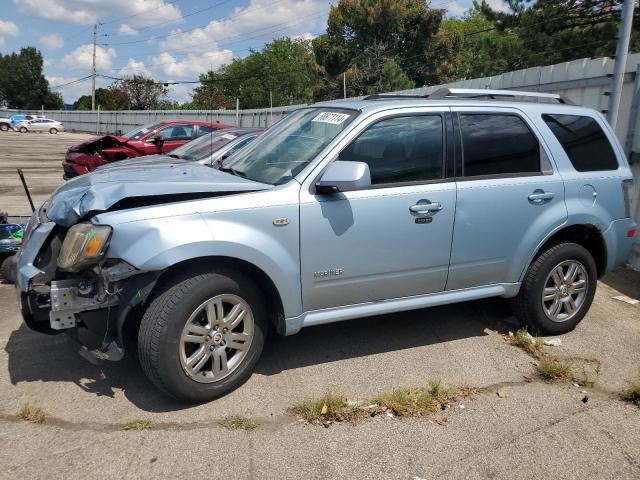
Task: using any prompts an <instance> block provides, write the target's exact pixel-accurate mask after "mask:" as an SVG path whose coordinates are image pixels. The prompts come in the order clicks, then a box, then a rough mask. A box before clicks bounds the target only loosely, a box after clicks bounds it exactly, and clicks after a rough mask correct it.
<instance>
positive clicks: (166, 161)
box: [96, 154, 192, 170]
mask: <svg viewBox="0 0 640 480" xmlns="http://www.w3.org/2000/svg"><path fill="white" fill-rule="evenodd" d="M183 163H192V162H191V161H190V160H183V159H180V158H174V157H170V156H169V155H164V154H156V155H145V156H144V157H134V158H126V159H124V160H118V161H117V162H111V163H107V164H105V165H100V166H99V167H98V168H96V170H104V169H107V168H120V167H138V166H147V165H170V164H175V165H180V164H183Z"/></svg>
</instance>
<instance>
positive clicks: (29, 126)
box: [14, 118, 64, 134]
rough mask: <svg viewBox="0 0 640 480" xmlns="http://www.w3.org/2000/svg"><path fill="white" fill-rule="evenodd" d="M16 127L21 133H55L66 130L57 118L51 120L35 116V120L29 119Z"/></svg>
mask: <svg viewBox="0 0 640 480" xmlns="http://www.w3.org/2000/svg"><path fill="white" fill-rule="evenodd" d="M14 128H15V129H16V130H18V131H19V132H21V133H27V132H49V133H51V134H54V133H58V132H64V125H63V124H62V123H60V122H58V121H57V120H51V119H50V118H35V119H33V120H27V121H25V122H20V123H19V124H18V125H16V126H15V127H14Z"/></svg>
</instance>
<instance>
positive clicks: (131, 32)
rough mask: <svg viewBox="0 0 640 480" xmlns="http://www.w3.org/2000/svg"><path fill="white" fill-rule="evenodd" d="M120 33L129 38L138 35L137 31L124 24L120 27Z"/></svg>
mask: <svg viewBox="0 0 640 480" xmlns="http://www.w3.org/2000/svg"><path fill="white" fill-rule="evenodd" d="M118 31H119V32H120V33H121V34H122V35H127V36H133V35H138V31H137V30H136V29H134V28H132V27H130V26H129V25H127V24H126V23H123V24H122V25H120V30H118Z"/></svg>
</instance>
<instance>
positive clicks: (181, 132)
mask: <svg viewBox="0 0 640 480" xmlns="http://www.w3.org/2000/svg"><path fill="white" fill-rule="evenodd" d="M156 135H162V137H163V138H164V139H165V140H167V141H171V140H191V137H192V136H193V125H171V126H169V127H165V128H163V129H161V130H158V131H157V132H156ZM154 136H155V135H154Z"/></svg>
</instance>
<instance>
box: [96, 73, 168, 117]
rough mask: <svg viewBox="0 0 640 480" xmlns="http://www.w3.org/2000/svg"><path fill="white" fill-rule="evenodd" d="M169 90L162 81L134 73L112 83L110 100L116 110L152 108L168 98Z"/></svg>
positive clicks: (109, 94)
mask: <svg viewBox="0 0 640 480" xmlns="http://www.w3.org/2000/svg"><path fill="white" fill-rule="evenodd" d="M167 92H168V91H167V88H166V87H164V85H162V84H161V83H158V82H156V81H155V80H152V79H150V78H145V77H144V76H142V75H134V76H133V77H125V78H123V79H121V80H118V81H116V82H115V83H114V84H113V85H111V86H110V87H109V93H108V101H109V103H110V105H111V106H112V108H113V109H114V110H151V109H152V108H156V107H157V106H158V105H160V104H161V103H163V102H164V101H165V100H166V97H167Z"/></svg>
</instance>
